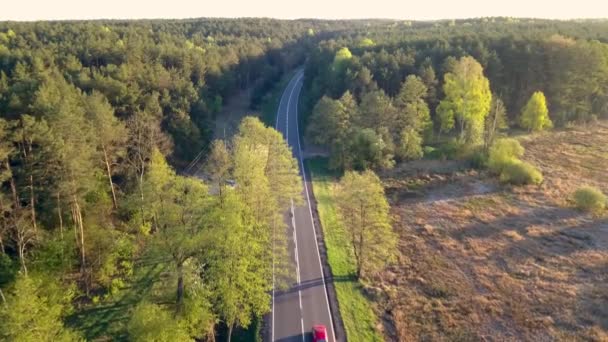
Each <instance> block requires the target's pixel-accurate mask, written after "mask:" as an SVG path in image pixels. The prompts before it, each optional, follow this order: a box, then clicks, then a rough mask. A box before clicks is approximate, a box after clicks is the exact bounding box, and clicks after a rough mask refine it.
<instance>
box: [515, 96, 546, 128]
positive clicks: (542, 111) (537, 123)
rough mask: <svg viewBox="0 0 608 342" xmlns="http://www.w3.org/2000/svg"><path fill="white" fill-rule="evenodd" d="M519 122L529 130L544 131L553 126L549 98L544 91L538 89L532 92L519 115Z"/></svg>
mask: <svg viewBox="0 0 608 342" xmlns="http://www.w3.org/2000/svg"><path fill="white" fill-rule="evenodd" d="M519 124H520V125H521V127H522V128H525V129H527V130H529V131H542V130H544V129H546V128H551V127H553V122H551V119H550V118H549V110H548V109H547V100H545V95H544V94H543V93H542V92H540V91H537V92H535V93H534V94H532V97H530V100H528V103H527V104H526V106H525V107H524V109H523V111H522V113H521V116H520V117H519Z"/></svg>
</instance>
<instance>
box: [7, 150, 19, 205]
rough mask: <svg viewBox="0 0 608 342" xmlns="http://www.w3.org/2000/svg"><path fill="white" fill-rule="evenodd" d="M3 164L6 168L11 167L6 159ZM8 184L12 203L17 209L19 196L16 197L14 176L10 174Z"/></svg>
mask: <svg viewBox="0 0 608 342" xmlns="http://www.w3.org/2000/svg"><path fill="white" fill-rule="evenodd" d="M4 165H5V167H6V169H7V170H10V169H11V166H10V164H9V162H8V159H6V160H5V161H4ZM10 185H11V193H12V195H13V203H14V204H15V209H17V208H18V207H19V197H17V185H16V184H15V178H14V177H13V176H12V175H11V179H10Z"/></svg>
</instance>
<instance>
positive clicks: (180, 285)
mask: <svg viewBox="0 0 608 342" xmlns="http://www.w3.org/2000/svg"><path fill="white" fill-rule="evenodd" d="M183 300H184V264H183V263H182V262H180V263H178V264H177V296H176V299H175V304H176V308H177V311H180V310H181V307H182V301H183Z"/></svg>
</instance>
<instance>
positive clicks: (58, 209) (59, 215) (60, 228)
mask: <svg viewBox="0 0 608 342" xmlns="http://www.w3.org/2000/svg"><path fill="white" fill-rule="evenodd" d="M57 217H58V218H59V234H61V241H63V214H62V213H61V194H60V193H59V192H57Z"/></svg>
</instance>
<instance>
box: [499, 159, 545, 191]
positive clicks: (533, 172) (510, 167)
mask: <svg viewBox="0 0 608 342" xmlns="http://www.w3.org/2000/svg"><path fill="white" fill-rule="evenodd" d="M500 181H501V182H504V183H509V184H513V185H526V184H536V185H538V184H540V183H542V181H543V175H542V174H541V173H540V171H539V170H538V169H537V168H535V167H534V166H532V165H531V164H529V163H526V162H523V161H521V160H511V161H509V162H507V163H506V164H505V165H504V166H503V170H502V172H501V173H500Z"/></svg>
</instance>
